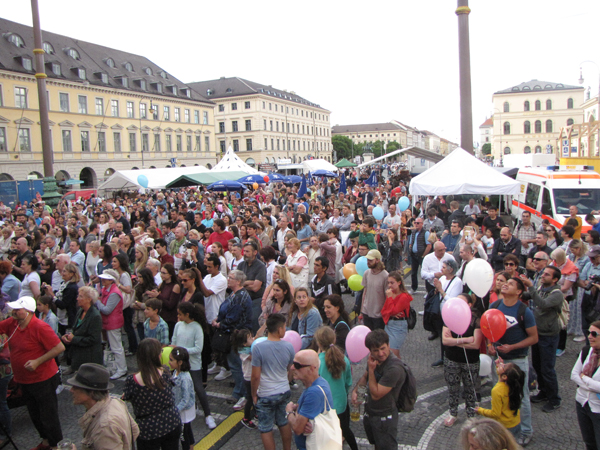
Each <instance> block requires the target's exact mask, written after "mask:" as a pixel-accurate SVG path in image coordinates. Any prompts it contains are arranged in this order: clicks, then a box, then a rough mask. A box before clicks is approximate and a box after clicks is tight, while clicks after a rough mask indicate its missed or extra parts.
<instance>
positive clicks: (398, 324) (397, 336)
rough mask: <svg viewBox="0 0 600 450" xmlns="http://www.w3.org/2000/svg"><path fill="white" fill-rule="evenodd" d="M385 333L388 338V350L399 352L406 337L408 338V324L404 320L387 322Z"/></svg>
mask: <svg viewBox="0 0 600 450" xmlns="http://www.w3.org/2000/svg"><path fill="white" fill-rule="evenodd" d="M385 332H386V333H387V334H388V336H389V337H390V348H393V349H396V350H400V349H401V348H402V344H404V340H405V339H406V336H408V322H407V321H406V320H389V321H388V323H387V325H386V326H385Z"/></svg>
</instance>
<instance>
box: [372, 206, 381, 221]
mask: <svg viewBox="0 0 600 450" xmlns="http://www.w3.org/2000/svg"><path fill="white" fill-rule="evenodd" d="M373 217H375V220H381V219H383V208H382V207H381V206H376V207H375V208H373Z"/></svg>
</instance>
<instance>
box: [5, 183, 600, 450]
mask: <svg viewBox="0 0 600 450" xmlns="http://www.w3.org/2000/svg"><path fill="white" fill-rule="evenodd" d="M380 181H381V182H380V183H379V184H377V185H376V186H370V185H368V184H366V183H361V182H351V183H349V192H347V193H346V192H343V189H340V185H339V181H338V180H337V179H333V180H327V179H323V180H321V181H319V180H317V182H316V183H315V184H314V185H313V186H310V188H309V189H308V191H307V193H306V194H304V195H298V186H286V185H284V184H282V183H278V182H268V183H266V184H264V185H262V186H261V187H259V188H258V189H249V190H248V191H245V192H244V193H241V194H240V193H214V192H210V191H207V190H206V188H202V187H200V188H195V187H194V188H183V189H180V190H176V191H162V192H146V191H143V190H142V191H140V192H132V193H129V194H127V193H120V195H115V196H114V197H112V198H108V197H107V198H99V197H95V196H92V197H91V198H90V199H88V200H82V199H79V200H77V201H72V202H68V203H63V204H60V205H59V206H58V207H57V208H55V209H52V208H50V207H49V206H47V205H45V204H44V202H43V201H41V200H38V201H36V202H33V203H31V204H26V203H24V204H23V205H18V206H17V207H15V208H14V209H11V208H8V207H6V206H5V205H3V204H1V203H0V216H1V218H2V225H1V227H2V228H1V236H0V258H1V259H2V260H1V261H0V282H1V292H2V296H1V298H0V309H1V310H2V313H3V314H10V317H9V318H7V319H6V320H4V321H2V322H0V339H1V340H2V344H3V346H2V349H3V350H2V351H1V352H0V353H1V356H0V358H1V361H0V369H2V370H0V421H1V422H2V425H3V426H2V427H1V428H0V439H2V438H4V439H6V438H7V434H10V430H11V427H10V413H9V410H8V406H7V402H6V400H5V399H6V398H7V390H8V389H9V383H10V382H13V381H14V382H16V383H18V384H19V385H20V386H21V389H22V394H23V398H24V400H25V402H26V404H27V407H28V411H29V415H30V417H31V420H32V422H33V424H34V426H35V428H36V430H37V432H38V433H39V435H40V437H41V439H42V442H41V443H40V445H38V447H36V449H37V450H45V449H46V448H51V447H56V445H57V444H58V442H59V441H60V440H61V439H62V432H61V426H60V415H59V414H58V401H57V393H58V392H60V390H61V389H62V387H63V384H62V383H63V381H64V382H66V383H67V384H68V385H70V386H71V391H72V392H73V400H74V403H75V404H81V405H83V406H85V408H86V413H85V415H84V417H83V418H82V421H81V422H80V423H81V425H82V428H83V432H84V441H83V444H82V445H83V446H84V448H92V447H91V445H93V448H116V446H115V442H116V440H118V439H122V442H123V444H122V445H124V448H125V445H127V446H130V445H131V443H132V442H134V441H135V442H136V443H137V447H138V448H139V449H154V448H172V449H175V448H177V447H178V446H179V445H180V444H179V443H180V442H181V445H182V446H183V448H184V450H187V449H188V448H190V449H191V448H192V446H193V444H194V436H193V433H192V429H191V426H190V424H191V422H192V421H194V420H195V419H196V416H197V414H202V415H203V416H204V421H205V424H206V426H207V427H208V428H209V429H213V428H215V427H216V422H215V420H214V417H213V416H212V414H211V410H210V405H209V402H208V397H207V393H206V387H207V383H208V382H211V383H212V382H221V381H223V380H226V379H229V378H231V380H232V381H233V384H234V387H233V390H232V393H231V396H230V397H228V398H227V399H226V401H227V402H228V403H229V404H230V405H231V407H232V409H233V410H236V411H243V412H244V418H243V420H242V424H243V425H244V426H246V427H247V428H250V429H258V430H259V432H260V435H261V439H262V442H263V444H264V447H265V449H267V450H271V449H274V448H276V444H275V441H274V436H273V433H272V429H273V427H274V426H275V425H276V426H277V427H278V428H279V431H280V436H281V439H282V442H283V448H284V449H289V448H291V442H292V438H293V440H294V441H295V444H296V447H297V448H299V449H304V448H307V446H308V447H309V448H314V447H312V446H313V445H314V443H311V439H312V437H311V434H312V433H311V432H312V429H313V427H314V426H315V425H314V424H315V423H316V422H315V418H316V417H317V416H319V415H322V414H327V412H328V411H329V410H330V409H332V408H333V409H335V411H336V413H337V418H338V420H339V434H340V436H339V439H340V442H341V439H342V437H343V439H344V441H345V442H346V443H347V444H348V445H349V446H350V448H352V449H353V450H356V449H357V448H358V446H357V443H356V438H355V436H354V434H353V432H352V430H351V428H350V409H351V407H352V406H353V405H356V404H360V403H362V402H363V399H366V402H365V405H364V414H363V423H364V427H365V431H366V434H367V437H368V440H369V442H370V443H371V444H373V445H374V446H375V448H376V449H387V448H391V447H392V446H394V445H396V446H397V445H398V417H399V410H398V404H397V399H398V396H399V395H400V392H401V390H402V388H403V386H404V385H406V383H408V382H409V378H410V376H409V373H408V372H407V370H406V369H405V367H404V364H403V363H402V362H401V350H402V347H403V344H404V342H405V340H406V339H407V336H408V331H409V319H410V311H411V302H412V300H413V297H414V296H415V295H416V293H417V290H418V288H419V283H420V281H421V280H422V282H423V283H424V286H425V311H424V315H423V323H424V325H425V328H426V329H427V330H429V331H430V332H431V334H430V335H429V340H435V339H439V341H440V355H439V358H438V359H436V360H435V361H433V362H432V366H433V367H438V366H439V367H443V371H444V372H443V376H444V379H445V381H446V383H447V385H448V394H449V395H448V406H449V414H448V417H447V419H446V420H445V422H444V424H445V425H446V426H448V427H451V426H453V425H454V423H455V421H456V420H457V417H458V406H459V403H460V402H461V399H464V401H465V405H466V415H467V416H468V418H470V419H473V421H471V422H469V424H470V425H469V428H468V429H466V431H464V433H463V437H462V439H463V441H464V443H465V445H467V444H472V441H474V440H477V439H482V433H483V432H482V431H481V430H483V429H485V430H488V429H492V428H493V427H494V426H493V425H492V423H491V422H490V421H486V420H487V419H481V420H479V421H477V420H476V419H474V418H475V417H476V416H477V415H483V416H486V417H488V418H492V419H494V420H495V421H496V422H497V423H499V424H500V425H502V427H503V429H504V430H506V432H507V434H506V433H505V434H506V436H505V434H503V433H502V432H496V433H497V434H498V436H502V439H506V442H508V443H505V444H503V446H502V447H498V448H517V447H516V445H517V443H518V444H519V445H521V446H526V445H527V444H528V443H529V442H530V441H531V439H532V436H533V427H532V423H531V415H532V406H531V404H532V403H533V404H537V403H539V404H541V410H542V411H544V412H546V413H551V412H552V411H555V410H556V409H558V408H559V407H560V406H561V403H562V398H561V395H560V393H559V384H558V380H557V376H556V371H555V368H554V365H555V361H556V358H557V357H560V356H561V355H562V354H563V353H564V351H565V346H566V342H567V339H569V337H570V338H572V339H573V340H575V341H577V342H582V343H583V342H584V341H585V344H586V347H585V348H584V350H583V351H582V354H581V357H580V358H578V360H577V364H576V365H575V367H574V368H573V375H572V379H573V381H574V382H576V383H577V384H578V391H577V399H576V400H577V417H578V420H579V424H580V427H581V433H582V436H583V439H584V442H585V444H586V446H587V448H588V449H592V448H594V449H595V448H598V445H600V434H599V433H600V431H598V430H600V400H599V398H598V397H597V396H596V395H595V394H596V393H598V392H600V384H599V383H600V371H598V370H597V369H598V366H599V361H600V357H599V355H600V338H598V333H599V332H600V322H598V319H597V318H596V319H595V320H594V317H595V316H594V311H595V312H596V314H597V316H598V317H600V311H598V309H597V308H596V305H598V301H597V295H598V292H599V289H600V241H599V240H600V234H598V231H599V228H600V225H599V223H598V221H597V220H596V219H595V218H594V216H591V215H589V216H588V217H586V221H587V222H588V223H589V224H590V225H591V226H592V228H593V229H592V230H591V231H589V232H588V233H587V234H586V235H585V238H583V234H582V221H581V219H580V218H579V216H578V215H577V208H576V206H572V207H571V217H570V218H568V219H567V221H566V222H565V224H564V225H563V226H562V227H560V229H559V230H558V231H557V229H556V228H555V226H554V225H553V224H552V223H550V222H548V221H547V220H546V221H544V223H543V224H542V226H541V227H535V226H534V225H533V223H532V222H531V214H530V213H529V212H528V211H525V212H523V214H522V217H520V219H519V220H518V223H517V224H516V225H515V226H512V224H510V223H509V224H508V225H507V224H506V223H505V222H504V220H503V219H502V217H501V216H500V214H499V211H498V210H497V208H496V207H495V206H494V205H493V204H491V203H489V202H486V201H483V200H481V201H479V200H480V199H475V198H473V199H471V200H469V202H468V204H465V205H460V204H459V202H458V201H456V200H453V199H450V198H448V199H445V198H443V197H435V198H434V197H427V198H425V199H421V200H422V201H415V202H414V204H412V203H411V204H410V206H409V207H406V208H401V207H400V203H399V201H400V199H401V198H402V197H405V196H408V197H409V199H411V200H412V197H411V196H410V185H409V184H408V183H405V182H404V181H400V182H399V184H398V185H392V184H390V183H389V182H385V180H383V178H381V179H380ZM375 208H377V210H375ZM401 209H404V210H401ZM379 210H383V217H381V216H379V214H376V215H377V216H378V218H376V217H375V216H374V211H376V212H378V211H379ZM361 257H365V258H366V261H367V269H366V270H365V272H364V275H363V276H362V282H361V288H362V289H360V290H355V291H354V292H352V291H350V290H349V288H348V285H347V282H346V279H345V276H344V266H345V265H347V264H355V263H356V262H357V261H358V260H359V258H361ZM474 259H483V260H485V261H488V262H489V264H490V266H491V267H492V268H493V270H494V283H493V284H492V287H491V289H490V291H489V292H488V293H487V294H486V295H484V296H483V297H478V296H476V295H475V294H474V293H473V291H472V289H471V288H470V287H469V286H468V284H467V283H465V281H464V278H465V277H464V275H465V270H466V267H467V265H468V264H469V263H470V262H471V261H473V260H474ZM406 267H410V268H411V278H410V286H405V284H404V283H405V277H404V274H405V272H404V268H406ZM347 293H351V295H352V296H353V299H354V302H353V303H354V305H353V307H352V308H347V307H346V304H345V301H344V300H343V298H342V294H347ZM452 298H459V299H461V300H462V301H464V302H465V303H466V304H467V305H468V307H469V308H470V309H471V311H472V321H471V324H470V326H469V328H468V330H467V331H466V332H465V333H463V334H462V335H457V334H456V333H454V332H453V331H451V330H450V329H449V328H448V327H447V326H446V325H445V323H444V321H443V320H442V316H441V312H440V311H441V308H442V307H443V305H444V303H445V302H446V301H447V300H448V299H452ZM489 309H498V310H500V311H501V312H502V313H503V314H504V315H505V316H506V318H507V323H508V328H507V330H506V333H505V334H504V335H503V336H502V337H501V338H500V339H497V340H495V341H492V340H490V339H487V338H486V337H484V336H483V334H482V331H481V325H480V320H481V317H482V315H483V314H484V313H485V312H486V311H487V310H489ZM357 323H360V324H363V325H365V326H366V327H368V328H369V329H370V330H371V332H370V333H369V334H368V335H367V336H366V339H365V346H366V347H367V348H368V350H369V355H368V361H367V369H366V371H365V373H364V375H363V376H362V377H360V380H359V381H358V383H357V384H356V385H354V386H353V385H352V370H351V369H352V367H351V364H350V361H349V360H348V357H347V352H346V338H347V336H348V334H349V332H350V331H351V329H352V328H353V327H354V326H355V325H356V324H357ZM288 330H292V331H295V332H297V333H298V334H299V335H300V339H301V349H300V350H299V351H295V350H294V347H293V346H292V344H291V343H290V342H288V341H287V340H286V339H284V337H285V335H286V331H288ZM17 332H18V334H17V336H14V335H15V333H17ZM124 336H125V339H124ZM13 338H14V339H13ZM259 338H266V339H260V340H257V339H259ZM254 341H256V342H254ZM529 348H531V356H529ZM481 354H487V355H490V356H491V357H493V358H494V359H495V360H496V367H495V370H493V373H492V375H493V379H494V380H496V381H497V384H496V385H495V386H494V388H493V390H492V408H491V409H485V408H483V407H481V406H479V402H480V390H481V386H482V384H483V383H485V382H486V381H487V379H483V381H482V378H481V377H480V376H479V372H480V355H481ZM165 355H168V357H166V360H165ZM133 356H135V358H136V361H137V372H136V373H132V371H131V370H130V369H131V367H128V364H129V365H130V366H131V363H130V362H129V363H128V359H127V358H128V357H133ZM129 361H131V360H129ZM11 368H12V369H11ZM209 376H212V377H211V378H210V377H209ZM13 377H14V380H12V378H13ZM68 377H70V378H68ZM124 378H125V388H124V394H123V396H122V399H121V400H119V399H116V398H113V397H111V396H110V395H109V394H108V392H109V389H110V388H111V387H112V386H113V383H112V382H113V381H115V380H120V379H124ZM11 380H12V381H11ZM300 385H304V391H303V393H302V395H301V396H300V399H299V400H298V402H297V403H293V402H291V390H292V389H298V388H300ZM530 390H531V391H534V390H535V391H537V393H535V395H531V397H530ZM123 401H125V402H131V404H132V406H133V411H134V416H135V418H133V417H131V416H130V415H129V413H128V412H127V408H126V407H125V404H124V403H123ZM99 420H108V421H111V422H113V423H114V427H113V432H112V433H113V435H110V433H109V432H108V431H106V428H101V427H100V425H99ZM478 427H479V428H478ZM101 430H104V431H101ZM336 433H337V432H336ZM485 433H487V431H486V432H485ZM490 433H491V431H490ZM100 434H102V436H100ZM107 434H108V435H107ZM119 436H120V437H119ZM307 436H308V438H307ZM332 438H333V437H332ZM335 438H336V439H337V436H336V437H335ZM486 438H487V437H486ZM503 442H504V441H503ZM86 445H87V447H86ZM394 448H395V447H394ZM465 448H468V447H465ZM474 448H487V447H474ZM489 448H492V447H489ZM494 448H495V447H494Z"/></svg>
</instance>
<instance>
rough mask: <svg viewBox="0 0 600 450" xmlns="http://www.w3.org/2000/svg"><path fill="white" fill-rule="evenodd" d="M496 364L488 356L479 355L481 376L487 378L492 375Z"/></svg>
mask: <svg viewBox="0 0 600 450" xmlns="http://www.w3.org/2000/svg"><path fill="white" fill-rule="evenodd" d="M493 364H494V362H493V361H492V358H490V357H489V356H488V355H484V354H480V355H479V376H480V377H487V376H490V375H491V374H492V366H493Z"/></svg>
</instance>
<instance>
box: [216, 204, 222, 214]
mask: <svg viewBox="0 0 600 450" xmlns="http://www.w3.org/2000/svg"><path fill="white" fill-rule="evenodd" d="M217 209H218V210H219V212H223V205H222V204H220V203H219V204H218V205H217Z"/></svg>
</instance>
